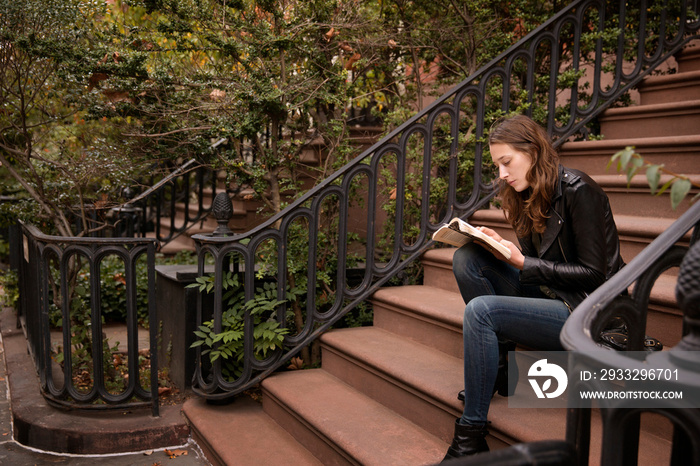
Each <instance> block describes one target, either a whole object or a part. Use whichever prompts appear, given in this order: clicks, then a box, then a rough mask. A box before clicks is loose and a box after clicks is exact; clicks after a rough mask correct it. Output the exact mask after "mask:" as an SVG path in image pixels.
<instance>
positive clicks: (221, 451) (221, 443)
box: [182, 396, 322, 466]
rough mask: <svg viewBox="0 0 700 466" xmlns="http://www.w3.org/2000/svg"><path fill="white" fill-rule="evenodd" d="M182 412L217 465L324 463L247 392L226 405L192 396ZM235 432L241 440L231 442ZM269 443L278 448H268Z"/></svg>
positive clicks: (310, 464)
mask: <svg viewBox="0 0 700 466" xmlns="http://www.w3.org/2000/svg"><path fill="white" fill-rule="evenodd" d="M182 413H183V415H184V416H185V418H186V419H187V420H188V423H189V424H190V427H191V428H192V431H193V435H195V436H196V437H197V441H198V443H199V444H200V446H202V448H203V449H204V450H205V452H206V456H207V459H208V460H209V461H211V462H212V463H213V464H215V465H226V464H237V465H242V466H246V465H250V466H255V465H258V464H285V463H287V464H295V465H299V466H302V465H303V466H307V465H308V466H317V465H321V464H322V463H321V462H320V461H319V460H318V459H316V457H314V456H313V455H312V454H311V452H309V451H308V450H306V449H305V448H304V447H302V446H301V445H300V444H299V443H298V442H297V441H296V440H294V438H293V437H292V436H291V434H290V433H289V432H287V431H286V430H284V429H283V428H282V427H281V426H279V424H277V423H276V422H274V420H273V419H272V418H270V417H269V416H268V415H267V414H266V413H265V412H264V411H263V408H262V405H261V404H260V403H259V402H256V401H253V400H252V399H250V398H249V397H247V396H239V397H237V398H236V399H235V401H234V402H233V403H231V404H229V405H225V406H213V405H208V404H206V401H205V400H203V399H201V398H191V399H189V400H187V401H186V402H185V404H184V405H183V408H182ZM222 426H226V428H222ZM232 435H235V437H236V438H237V439H238V440H239V441H237V442H231V441H230V439H231V436H232ZM270 444H273V445H276V446H277V448H268V445H270ZM290 461H291V462H290Z"/></svg>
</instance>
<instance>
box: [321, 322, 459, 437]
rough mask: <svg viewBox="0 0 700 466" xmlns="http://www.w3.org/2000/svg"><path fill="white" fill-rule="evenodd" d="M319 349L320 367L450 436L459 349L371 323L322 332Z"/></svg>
mask: <svg viewBox="0 0 700 466" xmlns="http://www.w3.org/2000/svg"><path fill="white" fill-rule="evenodd" d="M433 337H434V338H435V339H437V338H440V336H439V335H433ZM321 348H322V354H323V370H324V371H327V372H328V373H329V374H331V375H333V376H335V377H337V378H338V379H340V380H341V381H343V382H344V383H346V384H348V385H349V386H351V387H353V388H354V389H355V390H358V391H360V392H362V393H365V394H366V395H368V396H371V397H372V399H374V400H376V401H378V402H379V403H381V404H382V405H383V406H385V407H387V408H389V409H391V410H392V411H394V412H396V413H397V414H399V415H401V416H403V417H404V418H406V419H408V420H409V421H411V422H412V423H414V424H416V425H418V426H419V427H420V428H422V429H425V430H426V431H428V432H430V433H432V434H433V435H436V436H437V437H439V438H440V439H442V440H443V441H444V442H446V443H447V442H450V441H451V440H452V435H453V434H454V420H455V418H457V417H459V416H460V415H461V408H460V407H459V403H458V402H457V399H456V394H457V393H458V392H459V391H460V390H462V389H463V388H464V387H463V385H464V377H463V375H462V374H463V359H462V357H461V354H460V356H459V357H456V356H454V355H448V354H446V353H444V352H442V351H440V350H438V349H435V348H431V347H428V346H426V345H423V344H421V343H417V342H415V341H413V340H411V339H409V338H405V337H404V336H403V335H400V334H398V333H394V332H391V331H389V330H385V329H383V328H379V327H376V326H375V327H359V328H350V329H337V330H333V331H331V332H327V333H326V334H324V335H323V337H321ZM460 353H461V351H460Z"/></svg>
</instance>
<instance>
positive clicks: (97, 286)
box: [11, 224, 158, 416]
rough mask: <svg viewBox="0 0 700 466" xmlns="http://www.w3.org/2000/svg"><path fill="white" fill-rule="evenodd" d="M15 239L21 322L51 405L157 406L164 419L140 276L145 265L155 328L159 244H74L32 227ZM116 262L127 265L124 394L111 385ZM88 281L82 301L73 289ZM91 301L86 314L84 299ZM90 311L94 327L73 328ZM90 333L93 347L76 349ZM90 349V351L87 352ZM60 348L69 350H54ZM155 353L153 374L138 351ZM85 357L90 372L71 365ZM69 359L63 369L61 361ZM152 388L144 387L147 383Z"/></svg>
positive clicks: (119, 241)
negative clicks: (57, 325) (143, 341)
mask: <svg viewBox="0 0 700 466" xmlns="http://www.w3.org/2000/svg"><path fill="white" fill-rule="evenodd" d="M11 238H12V240H13V241H14V242H16V243H17V244H14V245H12V246H11V247H12V250H13V251H15V252H16V255H15V258H16V259H17V260H16V261H17V262H19V264H18V272H19V287H20V302H19V310H18V311H19V312H18V318H19V320H20V322H21V324H22V325H23V326H24V328H25V332H26V336H27V340H28V346H29V350H30V353H31V355H32V357H33V359H34V363H35V365H36V367H37V371H38V373H39V379H40V383H41V392H42V394H43V396H44V398H46V400H47V401H49V402H50V403H52V404H54V405H57V406H61V407H69V408H80V409H96V410H99V409H108V408H119V409H123V408H133V407H136V406H150V407H151V411H152V413H153V415H154V416H157V415H158V359H157V357H158V352H157V350H156V348H157V346H156V345H157V340H156V338H157V334H156V332H157V328H156V327H157V326H156V325H155V324H154V325H151V326H150V330H149V343H148V347H147V348H139V343H138V322H137V299H138V293H137V274H136V268H137V264H138V263H139V261H142V260H144V261H145V265H146V268H147V283H146V285H147V289H148V292H147V295H148V296H147V298H148V316H149V319H150V322H155V321H156V319H155V253H156V248H157V244H158V243H157V241H156V240H155V239H134V238H114V239H108V238H74V237H69V238H66V237H59V236H49V235H45V234H43V233H41V232H40V231H39V230H38V229H37V228H35V227H33V226H31V225H24V224H22V225H19V226H18V228H17V233H13V234H12V235H11ZM108 257H113V258H115V259H116V260H117V261H119V262H120V263H121V265H122V267H123V269H122V270H123V276H121V277H120V278H121V279H122V280H123V284H124V298H125V306H126V311H127V312H126V313H127V318H126V330H127V334H126V338H127V341H126V343H127V351H128V352H127V355H126V357H127V377H125V378H126V379H127V380H126V382H125V383H124V386H123V387H121V389H117V388H115V387H114V386H108V384H107V383H106V382H107V375H106V374H107V372H108V371H109V370H110V366H111V364H112V353H111V351H110V348H109V347H107V345H106V340H105V337H104V335H103V327H102V316H103V311H102V306H101V300H102V299H103V295H104V294H103V293H104V288H105V284H104V279H105V277H104V276H103V274H104V272H103V271H102V268H101V264H102V263H103V261H104V260H105V259H106V258H108ZM81 274H82V275H84V278H83V279H84V280H87V281H88V282H89V287H88V288H89V290H84V292H83V293H80V294H77V293H76V296H72V295H71V288H72V287H74V286H75V285H76V283H78V284H80V281H79V276H80V275H81ZM78 298H82V299H83V300H89V303H87V304H86V306H87V309H85V308H81V307H80V304H81V302H80V300H78ZM52 303H57V304H56V309H58V312H59V313H60V318H61V323H62V334H61V338H60V339H57V341H52V338H51V331H50V330H51V328H50V325H49V315H50V314H51V304H52ZM80 312H87V313H88V315H89V316H90V318H89V322H88V323H87V324H86V323H85V322H82V321H79V322H75V324H74V323H73V320H74V318H75V316H76V313H80ZM81 331H89V332H90V336H89V337H88V338H87V342H88V343H87V344H85V340H83V341H82V342H81V343H80V344H76V342H74V341H73V340H72V336H73V334H74V333H78V332H81ZM81 345H85V346H81ZM58 346H60V347H61V348H62V351H55V350H57V347H58ZM140 349H148V350H149V352H150V376H149V377H146V376H148V373H147V372H146V371H142V370H140V368H139V363H138V361H139V356H140V354H139V350H140ZM78 351H86V352H87V357H86V358H85V361H86V365H85V367H82V368H78V369H77V370H75V369H74V368H73V364H72V363H71V362H72V360H73V359H74V357H76V356H77V355H78V354H77V352H78ZM59 353H62V355H63V362H62V368H60V370H59V366H58V365H57V364H56V362H54V359H55V357H56V355H57V354H59ZM144 379H145V380H148V381H149V382H148V383H150V387H147V388H144V385H145V383H144V382H143V381H142V380H144Z"/></svg>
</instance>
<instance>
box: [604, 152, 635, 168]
mask: <svg viewBox="0 0 700 466" xmlns="http://www.w3.org/2000/svg"><path fill="white" fill-rule="evenodd" d="M634 154H635V151H634V146H627V147H625V148H624V149H623V150H621V151H619V152H616V153H615V154H614V155H613V156H612V157H611V158H610V162H608V168H609V167H610V165H611V164H612V163H613V162H614V161H615V160H618V159H619V161H618V164H617V170H618V171H621V170H625V169H626V168H627V164H628V163H629V161H630V159H631V158H632V156H633V155H634Z"/></svg>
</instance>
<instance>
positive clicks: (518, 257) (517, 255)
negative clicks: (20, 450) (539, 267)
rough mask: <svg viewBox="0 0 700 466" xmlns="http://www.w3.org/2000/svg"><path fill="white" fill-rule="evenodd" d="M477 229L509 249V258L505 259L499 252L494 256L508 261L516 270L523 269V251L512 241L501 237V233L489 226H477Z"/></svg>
mask: <svg viewBox="0 0 700 466" xmlns="http://www.w3.org/2000/svg"><path fill="white" fill-rule="evenodd" d="M477 229H478V230H480V231H481V232H483V233H485V234H486V235H488V236H490V237H491V238H493V239H495V240H496V241H498V242H499V243H501V244H502V245H504V246H505V247H507V248H508V249H510V259H506V258H505V257H503V256H502V255H500V254H494V256H496V258H498V259H500V260H502V261H504V262H507V263H509V264H510V265H512V266H513V267H515V268H516V269H518V270H522V269H523V265H524V264H525V256H523V253H522V252H521V251H520V249H519V248H518V247H517V246H516V245H515V244H514V243H513V242H512V241H508V240H507V239H503V238H502V237H501V235H499V234H498V233H496V231H495V230H492V229H491V228H487V227H477ZM480 244H481V243H480Z"/></svg>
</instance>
